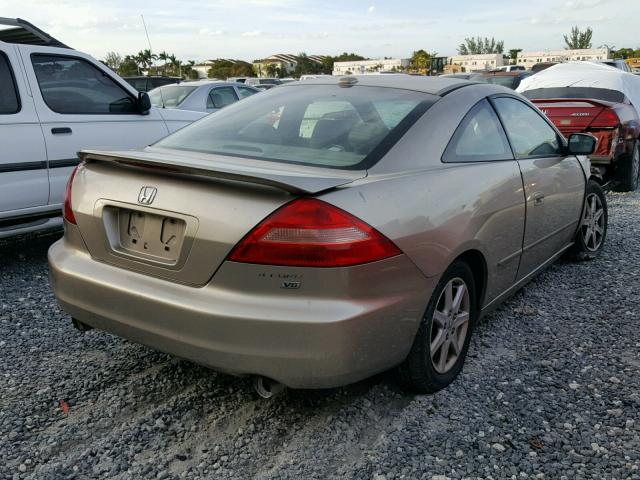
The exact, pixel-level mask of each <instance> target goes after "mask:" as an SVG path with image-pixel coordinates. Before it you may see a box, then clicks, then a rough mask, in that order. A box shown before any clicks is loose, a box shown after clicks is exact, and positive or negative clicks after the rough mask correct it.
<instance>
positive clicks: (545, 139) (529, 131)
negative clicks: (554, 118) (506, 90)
mask: <svg viewBox="0 0 640 480" xmlns="http://www.w3.org/2000/svg"><path fill="white" fill-rule="evenodd" d="M493 103H494V105H495V106H496V109H497V111H498V113H499V114H500V119H501V120H502V124H503V125H504V129H505V130H506V131H507V136H508V137H509V141H510V142H511V147H512V148H513V153H514V154H515V156H516V158H527V157H548V156H557V155H560V154H562V151H563V145H562V143H561V142H560V139H559V138H558V134H557V133H556V131H555V130H554V129H553V128H552V127H551V126H550V125H549V124H548V123H547V122H546V121H545V120H544V119H543V118H542V116H541V115H540V114H539V113H538V112H537V111H535V110H534V109H533V108H531V107H530V106H529V105H527V104H526V103H524V102H521V101H520V100H516V99H514V98H504V97H503V98H496V99H494V100H493Z"/></svg>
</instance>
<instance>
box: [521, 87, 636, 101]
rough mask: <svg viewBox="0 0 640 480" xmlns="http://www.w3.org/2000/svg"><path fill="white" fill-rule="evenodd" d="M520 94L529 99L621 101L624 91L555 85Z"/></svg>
mask: <svg viewBox="0 0 640 480" xmlns="http://www.w3.org/2000/svg"><path fill="white" fill-rule="evenodd" d="M522 95H524V96H525V97H527V98H529V99H536V100H546V99H550V98H591V99H593V100H603V101H605V102H613V103H622V102H624V93H622V92H619V91H617V90H609V89H608V88H592V87H555V88H536V89H534V90H527V91H526V92H522Z"/></svg>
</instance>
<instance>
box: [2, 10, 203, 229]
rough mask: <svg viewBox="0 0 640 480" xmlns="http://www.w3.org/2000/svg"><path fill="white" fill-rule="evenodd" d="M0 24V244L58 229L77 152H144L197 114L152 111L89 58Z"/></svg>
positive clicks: (22, 25)
mask: <svg viewBox="0 0 640 480" xmlns="http://www.w3.org/2000/svg"><path fill="white" fill-rule="evenodd" d="M2 25H4V26H5V27H6V26H9V27H11V28H8V29H7V28H5V29H0V238H2V237H8V236H11V235H16V234H19V233H26V232H31V231H36V230H43V229H48V228H53V227H57V226H59V225H61V223H62V222H61V219H60V215H61V208H62V198H63V194H64V189H65V185H66V182H67V179H68V177H69V175H70V173H71V171H72V170H73V167H74V166H75V165H76V164H77V163H78V157H77V155H76V153H77V152H78V151H79V150H82V149H85V148H100V149H102V148H104V149H109V150H113V149H118V150H122V149H129V148H140V147H145V146H147V145H149V144H150V143H153V142H155V141H156V140H159V139H160V138H162V137H164V136H166V135H168V134H169V133H171V132H173V131H175V130H177V129H178V128H181V127H182V126H184V125H187V124H189V123H191V122H193V121H194V120H197V119H199V118H201V117H203V116H204V115H205V114H204V113H201V112H190V111H185V110H178V109H157V108H155V107H152V106H151V104H150V102H149V97H148V96H147V95H146V94H139V93H138V92H137V91H136V90H135V89H134V88H133V87H132V86H130V85H129V84H128V83H127V82H125V81H124V80H122V79H121V78H120V77H119V76H118V75H116V74H115V73H114V72H113V71H111V70H110V69H109V68H107V67H106V66H104V65H103V64H102V63H100V62H99V61H97V60H95V59H94V58H92V57H91V56H89V55H87V54H84V53H82V52H79V51H77V50H73V49H71V48H69V47H66V45H64V44H62V43H60V42H59V41H57V40H56V39H54V38H52V37H50V36H49V35H47V34H46V33H44V32H42V31H41V30H39V29H38V28H37V27H35V26H33V25H31V24H30V23H28V22H25V21H24V20H20V19H7V18H0V26H2ZM0 28H2V27H0Z"/></svg>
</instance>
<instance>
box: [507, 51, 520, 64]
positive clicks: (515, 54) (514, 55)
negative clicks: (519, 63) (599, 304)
mask: <svg viewBox="0 0 640 480" xmlns="http://www.w3.org/2000/svg"><path fill="white" fill-rule="evenodd" d="M521 51H522V49H521V48H511V49H509V58H510V59H511V60H513V61H514V62H515V61H516V60H517V58H518V54H519V53H520V52H521Z"/></svg>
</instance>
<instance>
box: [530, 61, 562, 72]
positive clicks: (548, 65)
mask: <svg viewBox="0 0 640 480" xmlns="http://www.w3.org/2000/svg"><path fill="white" fill-rule="evenodd" d="M559 64H560V62H540V63H536V64H535V65H534V66H532V67H531V71H532V72H533V73H538V72H542V71H543V70H546V69H547V68H551V67H553V66H554V65H559Z"/></svg>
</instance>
